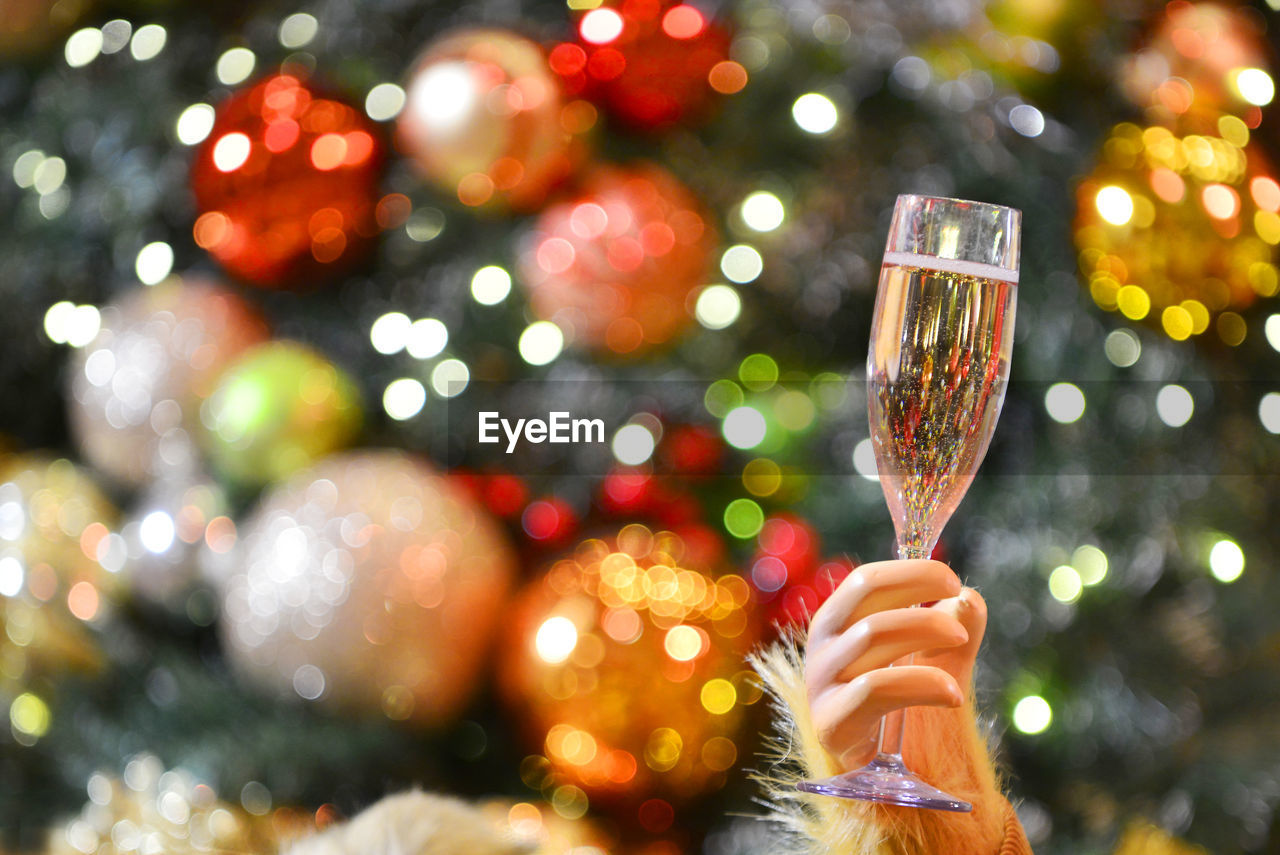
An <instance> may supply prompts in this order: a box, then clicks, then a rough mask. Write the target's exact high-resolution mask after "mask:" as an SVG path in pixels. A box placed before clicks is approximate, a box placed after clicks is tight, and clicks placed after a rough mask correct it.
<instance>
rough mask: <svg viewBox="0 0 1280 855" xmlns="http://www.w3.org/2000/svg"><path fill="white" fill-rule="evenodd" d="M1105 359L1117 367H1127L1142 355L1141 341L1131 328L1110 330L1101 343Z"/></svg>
mask: <svg viewBox="0 0 1280 855" xmlns="http://www.w3.org/2000/svg"><path fill="white" fill-rule="evenodd" d="M1103 351H1104V352H1105V353H1106V355H1107V359H1108V360H1109V361H1110V362H1111V364H1112V365H1114V366H1116V367H1117V368H1128V367H1130V366H1132V365H1134V364H1135V363H1136V362H1137V361H1138V358H1139V357H1140V356H1142V342H1141V341H1139V340H1138V336H1137V335H1136V334H1134V332H1133V331H1132V330H1112V331H1111V332H1109V333H1107V338H1106V341H1105V342H1104V344H1103Z"/></svg>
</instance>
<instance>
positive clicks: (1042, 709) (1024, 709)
mask: <svg viewBox="0 0 1280 855" xmlns="http://www.w3.org/2000/svg"><path fill="white" fill-rule="evenodd" d="M1052 721H1053V708H1052V707H1050V706H1049V702H1048V701H1046V700H1045V699H1044V698H1042V697H1040V696H1039V695H1027V696H1026V697H1024V698H1022V699H1021V700H1019V701H1018V703H1017V704H1015V705H1014V707H1013V726H1014V727H1015V728H1016V729H1017V730H1018V732H1019V733H1026V734H1029V735H1034V734H1037V733H1044V732H1045V731H1046V730H1048V729H1049V725H1050V723H1052Z"/></svg>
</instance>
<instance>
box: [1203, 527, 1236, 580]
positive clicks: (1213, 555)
mask: <svg viewBox="0 0 1280 855" xmlns="http://www.w3.org/2000/svg"><path fill="white" fill-rule="evenodd" d="M1209 572H1210V573H1212V574H1213V578H1215V579H1217V580H1218V581H1219V582H1223V583H1228V584H1229V583H1231V582H1234V581H1236V580H1237V579H1239V578H1240V576H1241V575H1242V574H1243V573H1244V551H1243V550H1242V549H1240V546H1239V545H1238V544H1237V543H1236V542H1235V541H1233V540H1229V539H1227V538H1223V539H1222V540H1219V541H1218V542H1217V543H1215V544H1214V545H1213V548H1212V549H1210V550H1209Z"/></svg>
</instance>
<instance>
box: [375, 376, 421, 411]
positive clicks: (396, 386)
mask: <svg viewBox="0 0 1280 855" xmlns="http://www.w3.org/2000/svg"><path fill="white" fill-rule="evenodd" d="M426 402H427V390H426V387H425V386H423V385H422V383H421V382H420V381H418V380H415V379H414V378H412V377H401V378H399V379H398V380H392V381H391V382H390V383H388V384H387V388H386V389H385V390H384V391H383V393H382V409H384V410H386V412H387V415H389V416H391V418H393V419H395V420H396V421H398V422H402V421H405V420H406V419H411V418H413V417H414V416H416V415H417V414H418V413H420V412H422V407H423V405H424V404H426Z"/></svg>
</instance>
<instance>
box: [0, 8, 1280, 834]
mask: <svg viewBox="0 0 1280 855" xmlns="http://www.w3.org/2000/svg"><path fill="white" fill-rule="evenodd" d="M1268 2H1271V0H1268ZM1278 21H1280V18H1277V14H1276V11H1275V10H1274V9H1273V7H1272V6H1271V5H1266V4H1263V3H1253V4H1240V5H1235V4H1231V3H1219V2H1186V0H1174V2H1170V3H1168V4H1163V3H1157V2H1144V1H1143V0H1128V2H1107V3H1103V2H1101V0H1092V2H1088V1H1086V0H1081V2H1068V0H1038V2H1033V0H994V1H993V2H989V3H982V2H976V0H949V2H942V3H937V2H914V0H913V2H897V3H889V2H872V0H866V2H852V0H850V2H840V0H829V2H827V0H723V2H718V3H717V2H696V0H695V2H689V3H676V2H674V0H568V2H567V3H566V2H564V0H480V2H468V3H449V2H437V1H436V0H315V1H314V2H295V3H280V2H252V0H228V2H224V3H218V4H183V3H175V2H168V0H56V2H53V1H52V0H0V167H2V168H0V211H2V212H3V217H2V222H3V228H0V271H2V273H0V291H2V294H0V296H2V298H3V305H4V308H3V311H0V341H2V342H3V345H2V347H3V358H0V444H2V446H0V713H2V714H3V718H4V725H3V727H0V849H7V850H11V851H57V852H68V853H69V852H81V853H86V855H88V853H94V852H101V853H110V852H129V851H135V850H136V851H149V852H156V851H173V852H187V851H192V852H195V851H210V850H213V849H223V850H225V849H234V850H237V851H251V852H269V851H274V848H275V847H276V846H277V843H276V841H277V840H278V839H280V836H281V835H283V834H286V833H287V832H289V831H291V830H297V829H307V828H315V827H323V826H326V825H328V824H330V823H332V822H334V821H335V820H336V819H339V818H342V817H349V816H351V815H353V814H354V813H355V812H357V811H358V810H359V809H361V808H362V807H364V806H366V805H368V804H370V803H371V802H373V801H374V800H376V799H377V798H379V797H381V796H382V795H385V794H387V793H390V792H395V791H398V790H400V789H403V788H405V787H408V786H411V785H414V784H421V785H423V786H425V787H427V788H430V789H433V790H438V791H442V792H447V793H454V794H458V795H461V796H464V797H467V798H469V799H480V800H485V801H486V803H487V804H488V808H487V809H488V810H489V811H490V812H491V813H492V816H493V821H494V822H495V823H498V824H500V825H503V824H505V826H507V827H508V828H510V829H511V830H513V831H515V832H517V833H519V834H522V835H526V836H527V837H528V838H529V839H530V840H531V841H534V842H535V843H537V844H538V845H540V846H542V847H543V848H542V850H541V851H542V852H544V853H548V855H549V854H550V853H555V855H561V853H567V852H570V851H572V852H575V853H579V855H581V853H583V852H591V853H646V855H682V853H706V855H747V853H764V852H770V851H775V849H776V846H777V845H778V844H777V841H776V839H775V838H774V837H773V834H775V832H774V831H771V829H770V828H769V827H768V826H767V825H764V824H761V823H759V822H758V821H756V820H754V819H750V818H748V815H750V814H753V813H759V812H760V811H761V808H760V807H759V806H758V805H757V804H755V803H753V801H752V799H753V796H754V795H755V788H754V785H753V784H752V782H751V781H750V779H749V777H748V775H749V770H750V769H751V768H756V767H759V766H760V764H761V762H762V761H761V760H760V759H759V758H758V755H757V751H758V747H759V745H758V734H759V733H760V732H761V731H763V730H764V729H766V728H767V727H768V724H769V714H768V710H767V709H765V707H766V706H767V705H766V704H765V703H761V702H760V689H759V686H758V684H757V683H756V681H755V679H754V678H753V676H752V674H751V673H750V672H749V671H748V670H747V667H746V665H745V662H744V656H745V654H746V652H747V651H748V650H749V649H751V648H752V647H753V646H755V645H757V644H761V643H765V642H767V641H768V640H769V639H770V638H772V637H774V636H775V634H776V632H777V629H778V627H780V626H782V627H785V626H787V625H789V624H791V623H793V622H803V620H804V616H805V615H806V614H807V613H808V612H809V611H811V610H812V609H813V608H814V607H815V606H816V605H817V604H818V603H819V602H820V601H821V599H822V598H823V597H824V596H825V595H826V594H827V593H829V592H830V590H831V588H832V586H833V585H834V584H836V583H838V582H839V580H840V579H841V578H843V577H844V575H846V574H847V573H848V572H849V570H850V569H851V568H852V567H853V566H855V565H856V564H857V563H859V562H861V561H870V560H878V559H881V558H885V557H888V556H889V554H890V550H891V547H892V529H891V525H890V522H889V518H888V514H887V511H886V510H885V507H884V502H883V497H882V494H881V491H880V486H879V483H878V480H877V478H876V474H875V462H874V457H873V455H872V453H871V447H870V443H869V441H868V439H867V426H866V415H865V398H864V390H863V387H862V378H863V376H864V374H863V367H862V366H863V365H864V359H865V353H866V350H865V348H866V341H867V334H868V329H869V323H868V320H869V315H870V310H871V307H872V301H873V297H874V292H875V280H876V276H877V268H878V264H879V258H880V254H881V252H882V251H883V242H884V238H885V231H886V229H887V222H888V215H889V212H890V210H891V207H892V204H893V200H894V198H895V196H896V194H898V193H901V192H914V193H927V194H937V195H948V196H958V197H962V198H972V199H980V200H984V201H990V202H997V203H1002V204H1006V205H1012V206H1015V207H1018V208H1021V209H1022V210H1023V212H1024V227H1025V231H1024V238H1023V262H1022V279H1021V285H1020V286H1019V291H1020V293H1019V299H1018V302H1019V306H1018V313H1017V329H1016V343H1015V351H1014V359H1013V379H1012V381H1011V383H1010V387H1009V393H1008V398H1007V400H1006V403H1005V407H1004V414H1003V417H1002V419H1001V422H1000V425H999V428H998V430H997V432H996V437H995V440H994V443H993V445H992V447H991V450H990V453H989V455H988V458H987V461H986V463H985V465H984V467H983V469H982V471H981V472H980V474H979V476H978V478H977V481H976V482H975V483H974V485H973V488H972V489H971V491H970V493H969V495H968V498H967V499H966V501H965V502H964V504H963V505H962V506H961V508H960V511H959V512H958V514H957V516H956V517H955V519H954V520H953V521H952V522H951V524H950V526H949V527H948V529H947V531H946V532H945V534H944V536H943V540H942V543H941V545H940V546H939V553H940V557H942V558H944V559H945V560H947V561H948V562H950V563H951V564H952V565H953V566H954V567H955V568H956V569H957V571H958V572H959V573H960V574H961V576H962V577H963V578H964V579H965V580H966V581H967V582H968V583H969V584H971V585H975V586H977V587H979V588H980V589H981V591H982V592H983V595H984V596H985V597H986V600H987V602H988V604H989V606H990V612H991V620H990V626H989V630H988V640H987V642H986V644H985V647H984V650H983V653H982V655H981V662H980V668H979V674H978V678H977V679H978V693H979V698H980V701H981V704H982V706H983V708H984V710H985V711H986V712H987V714H988V717H989V723H990V726H991V730H992V734H993V736H992V738H993V740H994V741H995V742H998V744H999V748H1000V751H1001V753H1002V756H1003V757H1004V760H1005V763H1006V765H1007V768H1008V772H1009V787H1010V789H1011V793H1012V797H1013V798H1014V799H1015V800H1016V801H1017V803H1018V804H1019V805H1020V807H1019V814H1020V816H1021V818H1022V821H1023V824H1024V826H1025V827H1026V830H1027V832H1028V835H1029V837H1030V839H1031V841H1032V843H1033V845H1034V846H1035V848H1036V851H1037V852H1041V853H1046V854H1047V855H1052V853H1094V852H1096V853H1104V852H1106V853H1110V852H1116V851H1119V852H1167V853H1186V852H1199V851H1204V850H1203V849H1201V848H1199V847H1204V848H1205V849H1207V850H1209V851H1212V852H1216V853H1230V852H1250V853H1255V852H1256V853H1262V852H1268V853H1276V852H1280V820H1278V819H1277V817H1276V813H1275V811H1276V807H1277V802H1280V618H1278V617H1277V610H1276V608H1275V603H1277V602H1280V574H1277V573H1276V572H1275V570H1274V567H1275V563H1276V559H1277V549H1278V547H1280V544H1278V543H1277V539H1276V536H1275V520H1276V519H1277V517H1278V515H1280V490H1277V476H1278V475H1280V439H1277V436H1276V435H1277V433H1280V381H1277V379H1276V378H1277V366H1278V365H1280V354H1278V353H1277V352H1278V351H1280V304H1278V303H1277V302H1276V300H1275V299H1274V298H1275V295H1276V293H1277V291H1278V290H1280V272H1278V271H1277V267H1276V250H1275V247H1276V245H1277V244H1278V243H1280V183H1278V182H1277V179H1276V175H1275V172H1274V169H1275V161H1276V157H1277V151H1276V148H1277V143H1278V141H1280V140H1278V139H1277V130H1278V128H1280V125H1277V122H1276V119H1275V117H1274V116H1273V115H1272V112H1273V110H1272V109H1271V107H1270V105H1271V102H1272V100H1273V96H1274V93H1275V86H1274V82H1273V77H1272V74H1273V47H1274V41H1275V33H1276V26H1277V22H1278ZM550 410H563V411H565V412H571V413H572V414H573V416H574V417H575V418H590V419H597V418H598V419H600V420H602V422H603V426H604V433H603V436H602V437H601V439H602V441H600V442H590V443H585V442H584V443H577V444H549V443H544V444H530V443H524V444H522V445H520V446H519V447H518V448H517V449H516V450H514V451H513V452H511V453H508V452H507V446H506V443H505V442H503V443H499V444H481V443H479V442H478V441H477V434H476V423H477V418H478V414H479V413H480V412H488V411H495V412H500V413H501V414H502V415H503V416H504V417H507V418H513V419H514V418H531V417H544V418H545V415H546V413H547V412H548V411H550Z"/></svg>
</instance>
